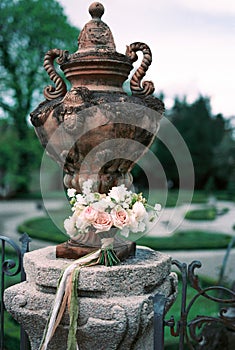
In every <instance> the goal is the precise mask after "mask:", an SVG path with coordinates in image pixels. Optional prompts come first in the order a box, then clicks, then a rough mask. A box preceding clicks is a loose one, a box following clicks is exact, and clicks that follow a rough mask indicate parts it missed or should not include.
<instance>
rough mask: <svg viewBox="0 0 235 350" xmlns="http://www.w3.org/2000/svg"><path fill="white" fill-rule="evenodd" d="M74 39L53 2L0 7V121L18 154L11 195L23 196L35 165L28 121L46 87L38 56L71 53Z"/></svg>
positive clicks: (4, 1) (23, 0)
mask: <svg viewBox="0 0 235 350" xmlns="http://www.w3.org/2000/svg"><path fill="white" fill-rule="evenodd" d="M78 34H79V30H78V29H76V28H74V27H72V26H71V25H70V24H69V23H68V20H67V18H66V16H65V15H64V13H63V9H62V8H61V6H60V5H59V4H58V3H57V2H56V1H55V0H12V1H8V0H1V2H0V75H1V82H0V117H2V118H5V119H6V120H7V122H8V123H9V125H11V132H14V135H15V138H16V139H17V140H18V146H16V145H15V142H13V143H12V148H14V147H17V152H16V153H17V154H18V162H17V169H15V173H16V174H17V173H18V175H19V174H21V180H20V181H17V182H16V184H15V190H16V191H27V189H28V185H29V178H30V172H31V169H32V167H33V165H34V155H35V154H32V148H31V145H32V142H33V141H32V140H33V138H32V133H30V132H29V130H28V129H29V123H28V116H29V113H30V111H32V109H33V108H34V107H36V105H37V104H38V102H39V101H41V100H42V99H43V96H42V91H43V87H44V86H45V85H47V84H48V82H49V80H48V79H49V78H48V76H47V74H46V72H45V71H44V69H43V66H42V65H43V57H44V55H45V53H46V52H47V51H48V50H49V49H52V48H60V49H67V50H70V51H71V52H74V51H76V49H77V48H76V47H75V45H76V38H77V36H78ZM71 43H74V46H73V47H71ZM13 129H14V131H13ZM33 153H35V152H33ZM36 153H38V152H36ZM36 163H37V162H36ZM22 174H23V175H24V176H23V177H24V180H23V179H22ZM19 179H20V177H19Z"/></svg>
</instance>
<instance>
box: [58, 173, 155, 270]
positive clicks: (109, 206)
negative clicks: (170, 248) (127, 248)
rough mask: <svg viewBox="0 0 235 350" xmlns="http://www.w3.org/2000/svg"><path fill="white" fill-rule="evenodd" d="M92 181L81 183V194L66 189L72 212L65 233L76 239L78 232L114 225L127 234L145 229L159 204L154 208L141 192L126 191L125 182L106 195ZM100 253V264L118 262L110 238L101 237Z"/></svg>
mask: <svg viewBox="0 0 235 350" xmlns="http://www.w3.org/2000/svg"><path fill="white" fill-rule="evenodd" d="M92 186H93V181H92V180H87V181H86V182H84V183H83V186H82V194H76V190H75V189H72V188H70V189H68V191H67V194H68V197H69V198H70V203H71V205H72V211H73V214H72V215H71V216H70V217H69V218H68V219H66V220H65V221H64V227H65V230H66V232H67V234H68V235H69V236H70V237H71V238H72V239H73V240H75V241H76V238H78V236H79V235H80V234H86V233H88V232H90V231H93V232H95V233H97V234H99V233H100V232H107V231H110V230H111V229H113V228H116V229H118V230H119V232H120V234H121V235H123V236H124V237H128V236H129V233H130V232H133V233H137V232H144V231H147V229H148V227H149V224H150V223H151V222H153V221H154V220H155V219H156V217H157V214H158V213H159V211H160V210H161V205H160V204H156V205H155V206H154V207H153V206H150V205H149V204H147V201H146V199H145V198H144V197H143V196H142V193H139V194H137V193H133V192H132V191H128V190H127V188H126V187H125V186H124V185H120V186H115V187H112V189H111V190H110V191H109V193H108V194H100V193H98V192H93V191H92ZM101 242H102V247H101V250H102V254H101V258H100V261H99V263H101V264H102V263H105V265H111V266H112V265H114V264H115V263H118V262H119V261H118V259H117V257H116V256H115V253H114V251H113V247H112V239H110V238H109V239H108V238H103V239H102V240H101Z"/></svg>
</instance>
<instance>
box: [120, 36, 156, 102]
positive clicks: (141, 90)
mask: <svg viewBox="0 0 235 350" xmlns="http://www.w3.org/2000/svg"><path fill="white" fill-rule="evenodd" d="M138 51H142V52H143V60H142V62H141V65H140V67H139V68H138V69H137V71H136V72H135V73H134V75H133V77H132V78H131V82H130V87H131V91H132V93H133V95H142V96H148V95H151V94H152V93H153V92H154V90H155V88H154V84H153V82H152V81H144V82H143V83H142V86H141V81H142V79H143V77H144V76H145V74H146V72H147V70H148V68H149V66H150V65H151V63H152V53H151V50H150V48H149V46H148V45H146V44H144V43H141V42H136V43H133V44H131V45H130V46H127V49H126V55H127V56H128V57H129V58H130V59H131V62H132V63H134V62H136V61H137V59H138V55H137V54H136V52H138Z"/></svg>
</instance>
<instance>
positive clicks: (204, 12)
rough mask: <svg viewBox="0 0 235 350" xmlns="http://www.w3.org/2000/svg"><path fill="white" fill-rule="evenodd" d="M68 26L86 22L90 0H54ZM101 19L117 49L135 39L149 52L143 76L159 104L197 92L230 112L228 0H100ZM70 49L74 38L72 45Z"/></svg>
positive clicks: (232, 25) (233, 51) (233, 108)
mask: <svg viewBox="0 0 235 350" xmlns="http://www.w3.org/2000/svg"><path fill="white" fill-rule="evenodd" d="M59 3H60V4H61V5H62V7H63V8H64V11H65V14H66V15H67V16H68V18H69V21H70V23H71V24H73V25H75V26H77V27H79V28H83V26H84V25H85V23H86V22H88V21H89V20H90V15H89V13H88V8H89V6H90V4H91V3H92V0H59ZM101 3H102V4H103V5H104V7H105V13H104V15H103V17H102V20H103V21H104V22H105V23H107V24H108V25H109V27H110V28H111V30H112V33H113V36H114V40H115V43H116V48H117V51H118V52H120V53H123V54H124V53H125V50H126V45H130V44H131V43H133V42H136V41H141V42H144V43H146V44H147V45H149V47H150V48H151V50H152V55H153V62H152V65H151V67H150V68H149V70H148V72H147V74H146V79H147V80H152V81H153V82H154V84H155V89H156V90H155V91H156V93H159V92H161V91H162V92H164V94H165V104H166V107H167V108H171V107H172V104H173V99H174V97H175V96H176V95H177V96H179V97H183V96H185V95H186V96H187V98H188V102H190V103H191V102H193V101H194V100H195V99H196V98H197V97H198V95H199V94H202V95H204V96H208V97H210V99H211V106H212V113H213V114H217V113H222V114H223V115H224V116H225V117H231V116H235V1H234V0H213V1H205V0H142V1H140V0H104V1H101ZM74 51H76V40H75V49H74Z"/></svg>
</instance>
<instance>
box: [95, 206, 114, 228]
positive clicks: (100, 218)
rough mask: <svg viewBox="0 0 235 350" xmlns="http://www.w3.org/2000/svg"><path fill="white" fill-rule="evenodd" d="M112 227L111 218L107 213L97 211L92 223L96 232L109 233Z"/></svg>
mask: <svg viewBox="0 0 235 350" xmlns="http://www.w3.org/2000/svg"><path fill="white" fill-rule="evenodd" d="M112 225H113V221H112V217H111V215H110V214H109V213H106V212H101V211H99V212H98V213H97V217H96V219H95V221H94V222H93V226H94V228H96V230H97V232H102V231H109V230H110V228H111V227H112Z"/></svg>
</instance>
